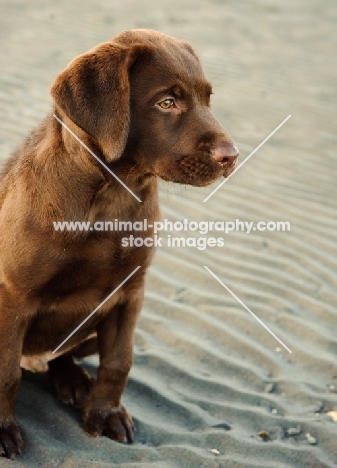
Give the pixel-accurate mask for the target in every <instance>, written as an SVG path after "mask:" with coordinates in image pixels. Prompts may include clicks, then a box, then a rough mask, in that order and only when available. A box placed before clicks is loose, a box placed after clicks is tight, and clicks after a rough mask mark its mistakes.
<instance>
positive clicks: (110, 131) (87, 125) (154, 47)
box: [51, 30, 238, 186]
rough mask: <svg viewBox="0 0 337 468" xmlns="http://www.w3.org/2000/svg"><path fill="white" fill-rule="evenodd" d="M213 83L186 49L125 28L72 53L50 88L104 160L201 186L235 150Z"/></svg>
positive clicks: (230, 161) (227, 165)
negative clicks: (215, 108)
mask: <svg viewBox="0 0 337 468" xmlns="http://www.w3.org/2000/svg"><path fill="white" fill-rule="evenodd" d="M211 93H212V90H211V86H210V84H209V83H208V82H207V80H206V79H205V77H204V74H203V71H202V68H201V65H200V62H199V60H198V58H197V56H196V54H195V52H194V50H193V49H192V47H191V46H190V45H189V44H188V43H186V42H183V41H179V40H177V39H174V38H171V37H170V36H166V35H164V34H161V33H158V32H156V31H151V30H133V31H126V32H124V33H122V34H120V35H118V36H116V37H115V38H114V39H113V40H112V41H111V42H106V43H104V44H100V45H99V46H97V47H96V48H94V49H92V50H91V51H89V52H88V53H86V54H83V55H81V56H79V57H77V58H76V59H74V60H73V61H72V62H71V63H70V64H69V65H68V67H67V68H66V69H65V70H64V71H63V72H62V73H61V74H59V75H58V76H57V77H56V79H55V81H54V83H53V85H52V89H51V94H52V97H53V98H54V101H55V104H56V108H57V109H59V110H60V111H61V112H63V113H64V114H65V115H67V117H68V118H70V119H71V120H72V121H73V122H74V123H75V124H76V125H78V126H79V127H80V128H81V129H82V130H84V131H85V132H86V133H87V134H88V135H89V136H90V137H91V138H92V139H93V140H94V141H95V144H96V145H97V146H98V147H99V148H100V149H101V151H102V154H103V155H104V157H105V158H106V160H107V161H108V162H114V161H117V160H118V159H119V158H120V157H121V156H122V155H123V157H124V158H127V159H132V160H133V161H135V162H136V163H137V165H138V167H139V168H140V169H141V170H142V171H143V173H146V174H148V175H156V176H159V177H161V178H162V179H164V180H168V181H172V182H178V183H183V184H191V185H196V186H203V185H207V184H210V183H212V182H213V181H214V180H216V179H217V178H218V177H220V176H222V175H223V176H225V177H228V175H229V174H230V173H231V172H232V171H233V169H234V167H235V164H236V160H237V157H238V150H237V148H236V147H235V145H234V142H233V140H232V139H231V138H230V136H229V135H228V133H227V132H226V130H225V129H224V128H223V127H222V126H221V125H220V123H219V122H218V121H217V120H216V119H215V117H214V116H213V115H212V113H211V110H210V95H211Z"/></svg>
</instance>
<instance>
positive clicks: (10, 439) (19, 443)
mask: <svg viewBox="0 0 337 468" xmlns="http://www.w3.org/2000/svg"><path fill="white" fill-rule="evenodd" d="M23 445H24V444H23V439H22V436H21V432H20V429H19V427H18V425H17V424H16V422H15V421H14V420H11V421H0V456H2V457H7V458H14V456H15V455H17V454H19V453H21V450H22V449H23Z"/></svg>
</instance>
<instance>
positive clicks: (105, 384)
mask: <svg viewBox="0 0 337 468" xmlns="http://www.w3.org/2000/svg"><path fill="white" fill-rule="evenodd" d="M142 301H143V288H141V289H139V290H138V291H132V292H131V293H130V295H129V298H128V299H127V300H126V301H125V302H124V303H123V304H121V305H118V306H117V307H115V308H114V309H113V310H112V311H111V312H110V313H109V314H108V316H106V317H105V318H104V319H103V320H102V321H101V322H100V323H99V326H98V328H97V338H98V351H99V355H100V366H99V369H98V376H97V381H96V382H95V384H94V386H93V388H92V389H91V391H90V393H89V395H88V399H87V402H86V405H85V408H84V413H83V421H84V424H83V427H84V429H85V430H86V431H87V432H89V434H91V435H93V436H98V435H105V436H107V437H110V438H111V439H114V440H117V441H118V442H122V443H127V442H132V439H133V421H132V417H131V416H130V415H129V413H128V412H127V411H126V409H125V408H124V406H122V405H121V402H120V399H121V396H122V393H123V391H124V388H125V386H126V383H127V379H128V374H129V371H130V368H131V365H132V361H133V335H134V329H135V326H136V321H137V316H138V313H139V311H140V309H141V305H142Z"/></svg>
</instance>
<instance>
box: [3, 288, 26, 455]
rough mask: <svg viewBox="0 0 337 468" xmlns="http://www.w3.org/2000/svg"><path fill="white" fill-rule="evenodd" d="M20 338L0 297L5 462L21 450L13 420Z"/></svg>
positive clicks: (20, 329) (15, 315)
mask: <svg viewBox="0 0 337 468" xmlns="http://www.w3.org/2000/svg"><path fill="white" fill-rule="evenodd" d="M1 293H2V291H1V287H0V294H1ZM23 336H24V326H23V323H22V321H21V320H20V315H19V312H18V311H17V309H16V308H15V309H14V308H13V309H12V308H11V307H10V306H9V304H8V302H7V301H4V298H3V297H0V456H5V457H8V458H13V457H14V455H16V454H18V453H20V451H21V449H22V448H23V439H22V436H21V432H20V429H19V427H18V425H17V423H16V421H15V417H14V402H15V397H16V391H17V388H18V386H19V384H20V381H21V369H20V359H21V351H22V343H23Z"/></svg>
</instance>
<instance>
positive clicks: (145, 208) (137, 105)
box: [0, 30, 237, 457]
mask: <svg viewBox="0 0 337 468" xmlns="http://www.w3.org/2000/svg"><path fill="white" fill-rule="evenodd" d="M210 92H211V88H210V85H209V83H208V82H207V81H206V80H205V77H204V75H203V72H202V69H201V66H200V63H199V60H198V58H197V56H196V54H195V52H194V51H193V49H192V47H191V46H190V45H189V44H187V43H186V42H183V41H178V40H176V39H173V38H171V37H169V36H166V35H164V34H160V33H158V32H155V31H150V30H135V31H127V32H124V33H122V34H120V35H119V36H117V37H116V38H114V39H113V40H112V41H109V42H106V43H104V44H100V45H98V46H97V47H95V48H94V49H92V50H91V51H89V52H88V53H86V54H83V55H81V56H80V57H77V58H75V59H74V60H73V61H72V62H71V63H70V64H69V65H68V67H67V68H66V69H65V70H64V71H63V72H61V73H60V74H59V75H58V76H57V77H56V79H55V81H54V83H53V85H52V88H51V94H52V97H53V99H54V102H55V108H54V109H53V112H52V113H51V114H50V115H48V116H47V117H46V119H45V120H44V121H43V122H42V124H41V125H40V127H39V128H37V129H36V130H35V131H34V132H33V133H32V134H31V135H30V137H29V138H28V139H27V140H26V141H25V142H24V144H23V145H22V146H21V148H20V149H19V150H18V151H17V152H16V153H15V154H14V156H13V157H12V159H11V160H10V161H9V162H8V163H7V165H6V167H5V169H4V171H3V174H2V177H1V181H0V251H1V257H0V357H1V367H0V454H1V455H3V456H7V457H12V456H14V455H15V454H16V453H18V452H20V450H21V449H22V447H23V441H22V437H21V434H20V430H19V428H18V426H17V424H16V421H15V418H14V412H13V410H14V401H15V395H16V390H17V387H18V385H19V383H20V379H21V370H20V360H21V359H22V358H25V359H26V363H27V362H28V361H29V360H31V359H32V358H33V357H34V356H40V357H41V356H42V355H45V354H46V353H49V357H51V356H52V355H51V351H52V350H53V349H54V348H55V347H56V346H58V345H59V344H60V343H61V342H62V340H63V339H65V338H66V337H67V335H68V334H69V333H70V332H71V331H72V330H73V329H74V328H75V327H76V326H77V325H79V324H80V323H81V321H82V320H84V319H85V318H86V317H87V316H88V315H89V314H90V312H91V311H93V310H94V309H95V308H96V307H97V305H98V304H99V303H100V302H102V301H103V300H104V299H105V297H107V296H108V294H109V293H110V292H111V291H112V290H113V289H114V288H116V287H117V286H118V285H119V284H120V283H121V282H122V281H123V280H124V279H125V278H126V277H127V276H128V275H129V274H130V273H131V272H132V271H133V270H134V269H135V267H136V266H138V265H140V266H141V268H140V269H139V270H138V271H137V273H136V274H135V275H134V276H133V277H132V278H131V279H130V280H129V281H128V282H127V283H126V284H125V285H124V286H123V287H122V288H121V289H119V290H118V291H117V292H116V293H115V294H114V295H113V296H112V297H111V298H110V299H109V301H108V302H107V303H105V304H104V305H103V306H102V307H101V308H100V309H99V310H98V311H97V312H96V314H95V315H94V316H93V317H92V318H91V319H90V320H89V321H88V322H86V324H85V325H83V327H81V329H80V330H79V331H78V332H77V333H76V334H75V335H74V336H73V337H72V338H71V339H70V340H69V341H68V342H67V343H66V344H65V345H64V346H63V347H62V348H61V350H60V351H61V352H60V353H59V354H58V355H57V357H56V359H54V360H51V361H50V362H49V373H50V376H51V378H52V380H53V382H54V384H55V388H56V392H57V394H58V396H59V398H61V399H62V400H63V401H65V402H68V403H72V404H74V405H75V406H77V407H81V408H82V410H83V426H84V429H85V430H86V431H87V432H88V433H90V434H92V435H94V436H96V435H101V434H104V435H106V436H108V437H111V438H113V439H115V440H118V441H120V442H128V441H129V442H130V441H131V440H132V437H133V423H132V418H131V416H130V415H129V414H128V413H127V412H126V410H125V409H124V407H123V406H122V405H121V402H120V399H121V395H122V393H123V391H124V388H125V385H126V382H127V377H128V373H129V370H130V367H131V364H132V355H133V354H132V353H133V351H132V348H133V333H134V328H135V326H136V321H137V316H138V314H139V312H140V309H141V305H142V300H143V289H144V278H145V273H146V269H147V267H148V265H149V264H150V261H151V257H152V253H153V249H152V248H148V247H143V248H131V247H128V248H125V247H122V246H121V238H122V237H123V236H125V233H123V232H115V231H114V232H89V231H88V232H84V231H78V232H59V231H55V230H54V229H53V224H52V223H53V221H91V222H94V221H97V220H99V221H105V220H110V221H111V220H114V219H116V218H117V219H118V220H121V221H124V220H125V221H127V220H131V221H133V222H135V221H137V220H139V221H142V220H143V219H145V218H146V219H148V221H149V223H150V224H151V223H153V221H155V220H157V219H158V218H159V208H158V199H157V178H158V177H160V178H162V179H164V180H168V181H173V182H178V183H183V184H191V185H195V186H204V185H207V184H210V183H212V182H213V181H214V180H216V179H217V178H218V177H220V176H228V175H229V174H230V172H231V171H232V170H233V168H234V167H235V162H236V159H237V149H236V148H235V146H234V143H233V141H232V140H231V138H230V137H229V135H228V134H227V133H226V131H225V130H224V129H223V127H221V125H220V124H219V122H217V120H216V119H215V118H214V117H213V115H212V114H211V111H210V108H209V98H210ZM165 99H172V101H169V104H170V105H171V104H172V106H171V107H170V108H168V109H163V108H162V107H160V106H159V104H158V103H159V102H161V103H162V101H163V100H165ZM166 103H167V102H166ZM161 105H163V104H161ZM54 112H55V113H56V115H57V116H58V117H59V118H60V119H62V121H63V122H64V123H65V124H66V125H68V127H69V128H70V129H71V130H72V131H73V132H74V133H75V134H76V135H77V136H78V137H79V138H80V139H81V140H82V141H83V142H84V143H85V144H86V145H87V146H88V147H90V148H91V149H92V151H93V152H94V153H95V154H96V155H97V156H98V157H99V158H100V159H101V160H102V161H103V162H104V163H105V164H107V165H108V167H110V169H111V170H112V171H113V172H114V173H115V174H116V175H118V177H119V178H120V179H121V180H123V181H124V182H125V184H127V186H128V187H129V188H130V189H131V190H132V191H133V192H134V193H135V194H136V195H137V196H138V197H139V198H140V199H141V200H142V203H139V202H138V201H137V200H135V198H134V197H133V196H132V195H131V194H130V193H128V192H127V191H126V190H125V188H124V187H123V186H121V185H120V184H119V182H118V181H116V180H115V179H114V178H113V177H112V176H111V175H110V174H109V172H108V171H107V170H106V169H104V168H103V167H102V166H101V165H100V164H99V163H98V162H97V161H96V160H95V159H94V158H93V157H92V156H91V155H90V154H89V153H88V151H87V150H86V149H84V148H83V147H82V146H81V145H80V144H79V143H78V142H77V141H76V140H75V139H74V137H73V136H72V135H71V134H69V133H68V131H67V130H66V129H64V128H63V127H62V126H61V125H60V123H59V122H58V121H57V120H55V119H54V118H53V115H52V114H53V113H54ZM129 234H130V233H129ZM129 234H128V235H129ZM134 234H135V235H136V236H140V235H141V236H143V237H149V236H150V237H152V236H153V232H152V228H150V229H149V230H148V232H135V233H134ZM95 351H98V353H99V356H100V366H99V369H98V377H97V380H94V379H92V378H91V377H90V376H89V375H88V374H87V373H86V372H85V371H84V370H83V369H81V368H80V367H78V366H77V365H76V364H75V363H74V361H73V358H74V357H83V356H86V355H88V354H90V353H94V352H95ZM53 357H54V358H55V356H53Z"/></svg>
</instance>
